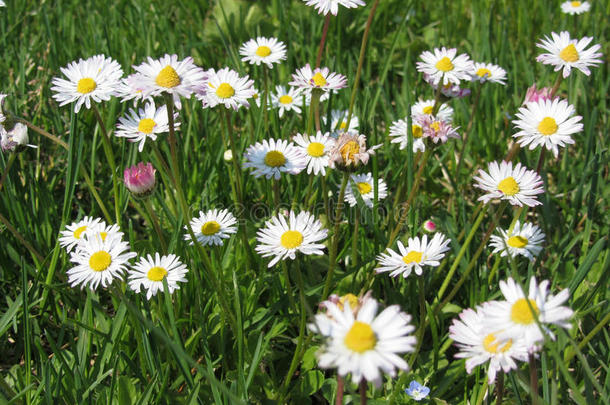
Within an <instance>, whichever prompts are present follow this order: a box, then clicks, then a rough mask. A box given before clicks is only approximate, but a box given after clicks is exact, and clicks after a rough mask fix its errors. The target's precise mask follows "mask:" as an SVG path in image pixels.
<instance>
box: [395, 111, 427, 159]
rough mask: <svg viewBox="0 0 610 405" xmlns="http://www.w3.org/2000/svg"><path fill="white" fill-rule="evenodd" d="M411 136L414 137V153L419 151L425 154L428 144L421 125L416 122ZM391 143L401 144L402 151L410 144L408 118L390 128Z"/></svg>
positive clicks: (412, 126)
mask: <svg viewBox="0 0 610 405" xmlns="http://www.w3.org/2000/svg"><path fill="white" fill-rule="evenodd" d="M411 134H412V135H413V153H416V152H417V151H422V152H424V151H425V150H426V143H425V142H424V138H423V136H424V133H423V130H422V127H421V125H419V124H418V123H417V122H414V123H413V124H412V125H411ZM390 137H391V138H392V140H391V141H390V142H392V143H397V144H399V148H400V150H403V149H405V148H406V147H407V145H408V144H409V135H408V124H407V117H405V119H403V120H398V121H394V122H393V123H392V126H391V127H390Z"/></svg>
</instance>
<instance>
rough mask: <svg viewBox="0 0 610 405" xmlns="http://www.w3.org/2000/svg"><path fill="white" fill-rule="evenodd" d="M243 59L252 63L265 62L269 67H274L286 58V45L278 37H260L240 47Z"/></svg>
mask: <svg viewBox="0 0 610 405" xmlns="http://www.w3.org/2000/svg"><path fill="white" fill-rule="evenodd" d="M239 54H240V55H241V56H242V58H241V60H242V61H244V62H248V63H250V64H251V65H257V66H258V65H260V64H261V63H264V64H265V65H267V67H268V68H269V69H273V64H274V63H280V62H281V61H283V60H285V59H286V45H284V43H283V42H281V41H278V40H277V39H276V38H265V37H258V38H256V39H251V40H249V41H248V42H246V43H244V44H243V45H242V46H241V48H239Z"/></svg>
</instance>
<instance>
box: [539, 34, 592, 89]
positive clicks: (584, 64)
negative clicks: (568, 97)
mask: <svg viewBox="0 0 610 405" xmlns="http://www.w3.org/2000/svg"><path fill="white" fill-rule="evenodd" d="M592 40H593V37H583V38H582V39H580V40H579V39H570V33H569V32H567V31H562V32H560V33H559V35H558V34H556V33H554V32H552V33H551V37H550V38H549V37H548V36H547V37H544V39H543V40H542V41H541V42H540V43H539V44H536V46H538V47H539V48H542V49H544V50H545V51H548V53H543V54H541V55H539V56H538V57H537V58H536V60H537V61H538V62H541V63H543V64H545V65H553V66H554V67H555V69H554V70H555V72H557V71H559V70H561V69H563V77H564V78H565V77H568V76H569V75H570V72H571V70H572V68H574V69H578V70H580V71H581V72H583V73H584V74H585V75H587V76H589V75H590V74H591V71H590V70H589V66H595V65H599V64H600V63H602V60H601V59H600V58H601V56H602V54H601V52H597V51H598V50H599V49H600V48H601V45H599V44H596V45H593V46H592V47H590V48H589V49H585V48H586V47H587V46H588V45H589V43H590V42H591V41H592Z"/></svg>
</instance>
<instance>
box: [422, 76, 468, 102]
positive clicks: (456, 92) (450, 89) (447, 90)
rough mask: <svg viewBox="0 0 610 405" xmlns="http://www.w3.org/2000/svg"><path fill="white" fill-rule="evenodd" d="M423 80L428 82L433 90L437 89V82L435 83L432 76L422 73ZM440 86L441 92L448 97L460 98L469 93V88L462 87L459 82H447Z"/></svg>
mask: <svg viewBox="0 0 610 405" xmlns="http://www.w3.org/2000/svg"><path fill="white" fill-rule="evenodd" d="M469 77H470V75H469ZM424 81H425V82H426V83H428V84H429V85H430V86H431V87H432V89H434V91H435V92H436V91H437V90H438V86H439V83H435V82H434V78H433V77H432V76H431V75H429V74H427V73H424ZM440 86H441V94H442V95H443V96H445V97H448V98H462V97H466V96H469V95H470V89H467V88H462V87H460V85H459V84H454V83H447V84H445V85H440Z"/></svg>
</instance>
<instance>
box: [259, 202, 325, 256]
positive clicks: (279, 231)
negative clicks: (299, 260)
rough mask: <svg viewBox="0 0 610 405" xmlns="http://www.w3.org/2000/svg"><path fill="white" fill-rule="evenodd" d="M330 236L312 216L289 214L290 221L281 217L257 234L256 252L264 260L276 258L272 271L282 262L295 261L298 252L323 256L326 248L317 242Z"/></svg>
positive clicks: (277, 217) (273, 219)
mask: <svg viewBox="0 0 610 405" xmlns="http://www.w3.org/2000/svg"><path fill="white" fill-rule="evenodd" d="M327 234H328V231H327V230H326V229H323V228H322V223H321V222H320V221H318V220H317V219H316V218H315V217H314V216H313V215H311V214H310V213H309V212H300V213H299V214H298V215H296V214H295V213H294V212H293V211H290V214H289V216H288V218H286V217H285V216H284V215H282V214H278V215H277V216H275V217H273V218H271V219H270V220H269V221H267V222H266V223H265V227H264V228H262V229H259V230H258V232H257V234H256V240H257V241H258V243H259V244H258V246H256V251H257V252H258V253H259V254H260V255H261V256H263V257H269V256H274V257H273V259H272V260H271V262H269V265H268V267H273V265H275V264H276V263H277V262H278V261H280V260H286V259H287V258H290V259H291V260H294V259H295V257H296V253H297V252H300V253H302V254H304V255H323V254H324V252H323V249H324V245H323V244H321V243H318V242H321V241H322V240H324V239H326V236H327Z"/></svg>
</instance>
